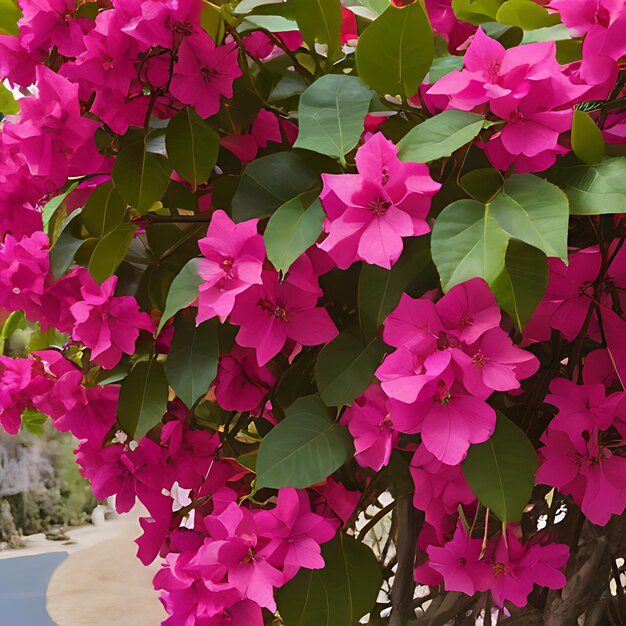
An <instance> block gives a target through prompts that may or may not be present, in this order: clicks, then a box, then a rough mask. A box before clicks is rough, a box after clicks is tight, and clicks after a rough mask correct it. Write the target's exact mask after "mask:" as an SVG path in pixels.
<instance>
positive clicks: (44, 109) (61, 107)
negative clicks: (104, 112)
mask: <svg viewBox="0 0 626 626" xmlns="http://www.w3.org/2000/svg"><path fill="white" fill-rule="evenodd" d="M37 88H38V91H39V93H38V95H37V96H29V97H27V98H22V99H21V100H20V120H19V123H11V124H6V125H5V126H4V127H3V139H4V141H5V142H7V144H9V145H14V146H16V147H18V148H19V150H20V152H21V153H22V154H23V156H24V158H25V159H26V162H27V164H28V168H29V170H30V172H31V174H32V175H33V176H50V177H51V178H52V179H53V180H54V181H56V183H57V184H58V186H60V185H62V184H64V183H65V181H66V179H67V178H68V176H81V175H85V174H93V173H95V172H97V171H98V169H99V168H100V167H101V166H102V164H103V163H104V157H103V156H102V155H101V154H100V153H99V152H98V150H97V148H96V142H95V140H94V136H95V133H96V130H97V129H98V128H99V124H98V122H96V121H95V120H91V119H87V118H86V117H82V116H81V112H80V106H79V101H78V85H72V84H71V83H70V82H69V81H68V80H67V79H66V78H63V77H62V76H59V75H58V74H56V73H54V72H53V71H52V70H51V69H49V68H47V67H44V66H42V65H40V66H38V67H37Z"/></svg>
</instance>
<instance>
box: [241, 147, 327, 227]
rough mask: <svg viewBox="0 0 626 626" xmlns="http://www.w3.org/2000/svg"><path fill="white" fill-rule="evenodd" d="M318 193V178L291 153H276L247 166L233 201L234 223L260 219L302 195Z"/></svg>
mask: <svg viewBox="0 0 626 626" xmlns="http://www.w3.org/2000/svg"><path fill="white" fill-rule="evenodd" d="M314 189H317V190H318V193H319V190H321V182H320V177H319V175H318V174H317V173H315V172H314V171H313V170H312V169H311V168H310V167H309V165H308V164H307V162H306V160H305V159H304V158H303V157H301V156H300V155H299V154H296V153H295V152H276V153H275V154H270V155H268V156H265V157H261V158H260V159H256V160H255V161H252V163H249V164H248V165H247V166H246V168H245V169H244V171H243V174H242V176H241V181H240V182H239V186H238V187H237V192H236V193H235V196H234V197H233V201H232V208H233V219H234V220H235V221H236V222H243V221H244V220H249V219H253V218H255V217H258V218H263V217H268V216H269V215H271V214H272V213H273V212H274V211H275V210H276V209H277V208H278V207H279V206H282V205H283V204H285V202H288V201H289V200H292V199H293V198H295V197H296V196H299V195H300V194H301V193H304V192H306V191H313V190H314Z"/></svg>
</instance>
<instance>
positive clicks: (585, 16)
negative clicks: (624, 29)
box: [550, 0, 624, 37]
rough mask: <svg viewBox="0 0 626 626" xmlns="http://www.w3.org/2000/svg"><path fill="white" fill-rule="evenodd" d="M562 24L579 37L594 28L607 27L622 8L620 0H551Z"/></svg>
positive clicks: (551, 4) (622, 4) (551, 5)
mask: <svg viewBox="0 0 626 626" xmlns="http://www.w3.org/2000/svg"><path fill="white" fill-rule="evenodd" d="M550 7H552V8H554V9H556V10H557V11H558V12H559V13H560V15H561V20H562V22H563V24H565V25H566V26H567V27H568V28H569V29H570V30H571V31H572V33H573V34H574V35H575V36H577V37H580V36H581V35H586V34H587V33H589V32H590V31H591V30H594V29H596V28H603V29H608V28H609V26H611V24H613V22H614V21H615V20H616V19H617V18H618V17H619V16H620V14H621V13H622V12H623V10H624V3H623V2H622V0H552V2H550Z"/></svg>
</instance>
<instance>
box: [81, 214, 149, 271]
mask: <svg viewBox="0 0 626 626" xmlns="http://www.w3.org/2000/svg"><path fill="white" fill-rule="evenodd" d="M136 232H137V226H136V225H135V224H121V225H120V226H118V227H117V228H116V229H115V230H112V231H111V232H110V233H109V234H108V235H105V236H104V237H103V238H102V239H100V241H99V242H98V243H97V245H96V247H95V248H94V251H93V252H92V254H91V258H90V259H89V267H88V269H89V273H90V274H91V275H92V276H93V278H94V280H95V281H96V282H99V283H101V282H103V281H105V280H106V279H107V278H109V277H110V276H113V274H115V270H116V269H117V268H118V266H119V265H120V263H121V262H122V261H123V260H124V257H125V256H126V253H127V252H128V246H130V242H131V241H132V240H133V237H134V236H135V233H136Z"/></svg>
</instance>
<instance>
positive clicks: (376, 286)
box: [358, 236, 430, 341]
mask: <svg viewBox="0 0 626 626" xmlns="http://www.w3.org/2000/svg"><path fill="white" fill-rule="evenodd" d="M429 261H430V237H428V236H425V237H412V238H410V239H407V240H406V243H405V246H404V252H403V253H402V256H400V258H399V259H398V260H397V261H396V262H395V263H394V264H393V266H392V267H391V269H390V270H386V269H385V268H384V267H379V266H378V265H369V264H368V263H363V266H362V267H361V273H360V274H359V292H358V302H359V322H360V325H361V330H362V331H363V335H364V337H365V339H366V341H371V340H372V339H373V338H374V337H376V334H377V332H378V328H379V327H380V326H381V325H382V323H383V322H384V321H385V319H386V318H387V316H388V315H389V313H391V311H393V310H394V309H395V308H396V306H398V303H399V302H400V297H401V296H402V294H403V292H405V291H406V290H407V288H408V286H409V285H410V284H411V282H412V281H413V280H414V279H415V278H416V277H417V276H418V275H419V273H420V272H421V271H422V270H423V269H424V268H425V267H426V265H428V262H429Z"/></svg>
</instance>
